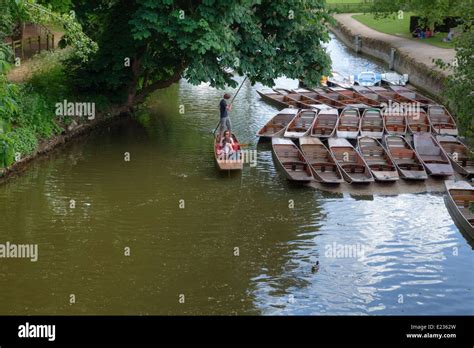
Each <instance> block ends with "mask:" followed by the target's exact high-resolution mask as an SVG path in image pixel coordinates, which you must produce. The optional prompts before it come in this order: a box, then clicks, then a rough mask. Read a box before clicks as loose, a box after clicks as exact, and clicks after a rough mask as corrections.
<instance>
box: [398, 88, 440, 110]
mask: <svg viewBox="0 0 474 348" xmlns="http://www.w3.org/2000/svg"><path fill="white" fill-rule="evenodd" d="M390 89H391V90H392V91H394V92H396V93H398V94H400V95H401V96H403V97H405V98H408V99H411V100H413V101H415V102H418V103H420V104H421V105H422V106H428V105H436V104H438V103H437V102H435V101H434V100H432V99H430V98H428V97H425V96H424V95H422V94H420V93H418V92H416V91H414V90H412V89H410V88H408V87H405V86H390Z"/></svg>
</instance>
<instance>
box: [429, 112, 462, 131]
mask: <svg viewBox="0 0 474 348" xmlns="http://www.w3.org/2000/svg"><path fill="white" fill-rule="evenodd" d="M428 118H429V120H430V123H431V127H432V128H433V131H434V132H435V133H436V134H440V135H453V136H457V135H458V127H457V126H456V122H455V121H454V118H453V116H451V114H450V113H449V112H448V110H446V108H445V107H444V106H441V105H431V106H429V107H428Z"/></svg>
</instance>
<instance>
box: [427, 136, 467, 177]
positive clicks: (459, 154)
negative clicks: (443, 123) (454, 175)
mask: <svg viewBox="0 0 474 348" xmlns="http://www.w3.org/2000/svg"><path fill="white" fill-rule="evenodd" d="M436 140H437V141H438V143H439V144H440V145H441V147H442V148H443V150H444V152H445V153H446V155H447V156H448V157H449V160H450V161H451V165H452V166H453V168H454V170H455V171H456V172H458V173H459V174H461V175H464V176H467V177H470V176H473V175H474V160H472V159H470V158H472V157H471V156H472V154H471V153H470V152H471V151H470V150H469V148H468V147H467V146H466V145H464V144H463V143H462V142H461V141H459V140H458V139H457V138H455V137H453V136H450V135H446V136H442V135H438V136H436Z"/></svg>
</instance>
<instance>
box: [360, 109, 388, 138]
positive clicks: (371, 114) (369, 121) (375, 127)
mask: <svg viewBox="0 0 474 348" xmlns="http://www.w3.org/2000/svg"><path fill="white" fill-rule="evenodd" d="M383 132H384V127H383V118H382V112H381V111H380V109H366V110H364V113H363V114H362V119H361V122H360V135H361V136H368V137H374V138H377V139H382V136H383Z"/></svg>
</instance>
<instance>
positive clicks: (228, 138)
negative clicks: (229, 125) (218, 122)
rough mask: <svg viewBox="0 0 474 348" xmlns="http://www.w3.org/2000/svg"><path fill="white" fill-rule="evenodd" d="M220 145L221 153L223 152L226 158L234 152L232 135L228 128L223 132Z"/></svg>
mask: <svg viewBox="0 0 474 348" xmlns="http://www.w3.org/2000/svg"><path fill="white" fill-rule="evenodd" d="M220 145H221V153H222V154H224V155H225V156H226V158H229V157H230V156H231V155H233V154H234V152H235V150H234V139H232V135H231V133H230V131H229V130H226V131H225V132H224V136H223V137H222V139H221V142H220Z"/></svg>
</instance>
